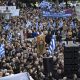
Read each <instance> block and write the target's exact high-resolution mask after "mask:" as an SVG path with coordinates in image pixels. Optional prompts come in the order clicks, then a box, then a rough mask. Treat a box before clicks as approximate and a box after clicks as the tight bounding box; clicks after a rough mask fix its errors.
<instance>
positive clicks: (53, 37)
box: [48, 35, 56, 54]
mask: <svg viewBox="0 0 80 80" xmlns="http://www.w3.org/2000/svg"><path fill="white" fill-rule="evenodd" d="M55 48H56V43H55V35H53V36H52V39H51V42H50V46H49V49H48V52H49V54H52V53H53V52H54V50H55Z"/></svg>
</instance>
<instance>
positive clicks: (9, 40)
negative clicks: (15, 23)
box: [7, 33, 12, 42]
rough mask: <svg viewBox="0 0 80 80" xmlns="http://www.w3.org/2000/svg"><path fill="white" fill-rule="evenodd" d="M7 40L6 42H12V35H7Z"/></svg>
mask: <svg viewBox="0 0 80 80" xmlns="http://www.w3.org/2000/svg"><path fill="white" fill-rule="evenodd" d="M7 39H8V42H11V41H12V33H9V34H8V35H7Z"/></svg>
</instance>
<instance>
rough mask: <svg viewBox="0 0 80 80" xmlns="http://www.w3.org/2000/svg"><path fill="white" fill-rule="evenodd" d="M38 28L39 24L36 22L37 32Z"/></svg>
mask: <svg viewBox="0 0 80 80" xmlns="http://www.w3.org/2000/svg"><path fill="white" fill-rule="evenodd" d="M38 28H39V24H38V21H37V22H36V29H37V30H38Z"/></svg>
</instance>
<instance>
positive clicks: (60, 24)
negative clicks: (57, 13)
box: [59, 20, 63, 28]
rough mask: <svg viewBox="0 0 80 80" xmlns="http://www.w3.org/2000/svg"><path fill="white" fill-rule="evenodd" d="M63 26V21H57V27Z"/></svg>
mask: <svg viewBox="0 0 80 80" xmlns="http://www.w3.org/2000/svg"><path fill="white" fill-rule="evenodd" d="M61 27H63V21H62V20H61V21H59V28H61Z"/></svg>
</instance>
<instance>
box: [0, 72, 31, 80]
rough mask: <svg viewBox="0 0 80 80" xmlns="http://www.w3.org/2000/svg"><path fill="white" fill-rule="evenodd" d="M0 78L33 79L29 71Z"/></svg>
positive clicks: (4, 79) (1, 79) (6, 79)
mask: <svg viewBox="0 0 80 80" xmlns="http://www.w3.org/2000/svg"><path fill="white" fill-rule="evenodd" d="M0 80H31V79H30V78H29V75H28V73H19V74H14V75H11V76H6V77H2V78H0Z"/></svg>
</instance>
